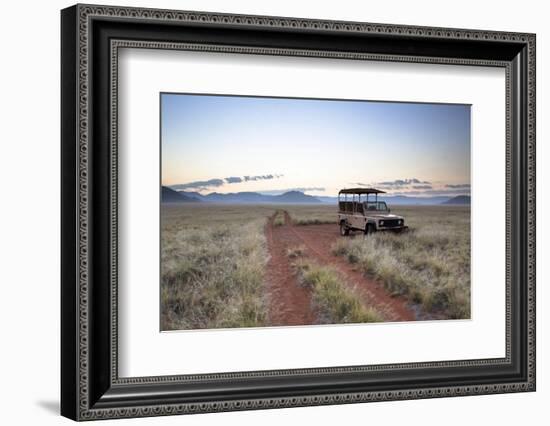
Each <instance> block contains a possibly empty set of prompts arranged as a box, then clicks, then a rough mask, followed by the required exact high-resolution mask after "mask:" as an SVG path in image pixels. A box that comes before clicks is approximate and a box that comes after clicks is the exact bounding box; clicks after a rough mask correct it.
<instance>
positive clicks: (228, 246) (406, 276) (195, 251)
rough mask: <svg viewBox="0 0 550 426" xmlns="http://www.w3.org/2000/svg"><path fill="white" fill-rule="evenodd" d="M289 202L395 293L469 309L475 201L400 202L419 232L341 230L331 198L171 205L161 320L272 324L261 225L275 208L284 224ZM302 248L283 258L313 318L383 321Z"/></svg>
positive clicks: (439, 311) (454, 311) (431, 306)
mask: <svg viewBox="0 0 550 426" xmlns="http://www.w3.org/2000/svg"><path fill="white" fill-rule="evenodd" d="M283 211H287V212H288V213H289V214H290V216H291V220H292V222H293V224H296V225H308V224H323V223H330V224H333V225H334V232H335V240H336V242H335V243H334V244H333V246H332V252H333V253H334V254H336V255H338V256H342V257H343V258H344V259H346V260H347V261H348V262H349V263H350V264H352V265H353V267H354V268H358V269H359V270H360V271H362V272H363V273H364V274H365V275H368V276H373V277H375V278H377V279H378V280H380V281H381V282H382V283H383V284H384V286H385V287H386V289H387V290H388V292H390V293H395V294H401V295H404V296H405V297H407V298H409V299H410V300H411V302H413V303H416V304H418V305H419V306H420V307H421V309H422V311H424V312H426V313H428V314H431V315H434V317H438V318H469V316H470V219H469V218H470V215H469V208H468V207H450V206H449V207H444V206H438V207H400V208H397V207H396V208H392V212H395V213H397V214H403V216H405V218H406V220H407V223H408V225H409V226H410V227H411V228H412V229H413V230H414V231H412V232H409V233H403V234H397V235H394V234H382V233H376V234H374V235H372V236H369V237H368V238H363V237H362V236H360V235H356V236H355V237H346V238H341V237H338V236H337V227H336V207H335V206H333V205H317V204H316V205H284V206H283V205H267V204H266V205H254V206H252V205H213V204H208V205H205V204H203V203H201V204H184V205H170V204H165V205H163V206H162V211H161V288H160V292H161V294H160V297H161V318H160V320H161V329H162V330H183V329H205V328H222V327H223V328H232V327H261V326H269V325H271V324H270V318H269V307H270V302H271V299H270V298H271V295H270V294H269V286H268V284H267V283H266V267H267V262H268V259H269V253H268V246H267V241H266V236H265V232H264V230H265V226H266V223H267V221H268V218H270V217H272V218H273V222H272V224H273V226H274V230H275V229H279V230H283V229H286V228H282V225H284V214H283ZM326 226H327V227H328V226H332V225H326ZM303 229H310V228H303ZM311 229H312V228H311ZM303 254H304V249H303V248H300V247H294V248H292V249H289V252H288V256H285V257H287V258H288V261H289V262H291V263H292V264H294V265H295V269H294V270H295V272H296V279H297V280H298V281H299V283H301V284H302V285H304V286H306V287H307V288H309V289H311V298H312V306H313V308H314V310H315V312H317V315H318V317H317V318H316V320H315V323H321V324H325V323H344V322H370V321H378V320H380V317H379V314H378V312H377V309H376V306H374V307H373V306H365V304H364V303H363V304H362V303H360V301H359V298H358V297H357V294H355V293H354V292H353V289H351V290H350V286H348V285H345V283H344V282H343V281H342V279H341V276H340V275H339V274H338V273H337V272H336V271H335V270H334V269H333V268H332V267H331V265H319V264H317V263H315V262H310V261H309V259H307V258H304V256H303Z"/></svg>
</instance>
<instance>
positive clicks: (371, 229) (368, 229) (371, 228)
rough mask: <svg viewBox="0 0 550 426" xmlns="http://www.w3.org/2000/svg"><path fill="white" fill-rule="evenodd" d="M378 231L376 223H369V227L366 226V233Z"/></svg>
mask: <svg viewBox="0 0 550 426" xmlns="http://www.w3.org/2000/svg"><path fill="white" fill-rule="evenodd" d="M375 232H376V229H375V228H374V225H373V224H372V223H367V227H366V228H365V235H370V234H374V233H375Z"/></svg>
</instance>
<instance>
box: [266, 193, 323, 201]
mask: <svg viewBox="0 0 550 426" xmlns="http://www.w3.org/2000/svg"><path fill="white" fill-rule="evenodd" d="M272 198H273V202H275V203H290V204H294V203H296V204H302V203H320V202H321V200H319V199H318V198H316V197H314V196H313V195H307V194H304V193H303V192H300V191H288V192H285V193H284V194H281V195H274V196H272Z"/></svg>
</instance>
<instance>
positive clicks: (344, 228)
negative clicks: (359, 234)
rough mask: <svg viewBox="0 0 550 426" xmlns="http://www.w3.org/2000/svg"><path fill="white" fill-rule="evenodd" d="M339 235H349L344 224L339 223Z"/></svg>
mask: <svg viewBox="0 0 550 426" xmlns="http://www.w3.org/2000/svg"><path fill="white" fill-rule="evenodd" d="M340 235H341V236H342V237H345V236H347V235H349V228H348V226H347V225H346V223H345V222H342V223H340Z"/></svg>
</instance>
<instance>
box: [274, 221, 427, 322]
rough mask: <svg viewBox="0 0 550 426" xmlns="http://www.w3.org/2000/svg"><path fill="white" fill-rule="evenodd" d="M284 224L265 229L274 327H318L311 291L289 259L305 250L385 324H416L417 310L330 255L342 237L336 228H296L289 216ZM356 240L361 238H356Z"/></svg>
mask: <svg viewBox="0 0 550 426" xmlns="http://www.w3.org/2000/svg"><path fill="white" fill-rule="evenodd" d="M284 215H285V223H284V225H282V226H274V216H273V217H271V218H270V219H269V220H268V222H267V225H266V229H265V230H266V237H267V243H268V250H269V254H270V259H269V262H268V265H267V282H268V285H269V291H270V295H271V306H270V318H271V322H272V324H273V325H304V324H314V323H315V317H316V315H315V312H314V311H313V309H312V304H311V294H310V291H309V290H307V289H305V288H303V287H301V286H300V285H299V283H298V281H297V278H296V276H295V273H294V271H293V268H292V265H291V261H290V259H289V257H288V249H289V248H294V247H297V246H302V247H304V248H305V252H306V256H307V257H308V259H310V260H312V261H314V262H316V263H319V264H320V265H327V266H331V267H333V268H334V269H335V270H336V271H337V272H338V273H339V274H340V275H341V276H342V278H343V279H344V281H345V282H346V283H347V284H348V285H350V286H352V287H353V288H354V289H355V291H356V292H357V294H358V295H359V297H360V298H361V300H362V302H363V303H364V304H365V305H366V306H373V307H375V308H376V309H377V310H378V311H380V312H381V313H382V315H383V316H384V319H385V320H386V321H414V320H415V319H417V318H416V315H415V310H414V309H412V308H411V307H410V306H409V304H408V301H407V300H406V299H405V298H403V297H393V296H391V295H390V294H389V293H388V292H387V291H386V290H385V289H384V287H383V285H382V284H381V283H379V282H377V281H376V280H373V279H370V278H368V277H365V276H364V275H363V274H362V273H361V272H360V271H357V270H356V269H354V268H353V266H352V265H350V264H349V263H348V262H346V261H345V260H344V259H342V258H340V257H338V256H335V255H333V254H332V253H331V249H330V248H331V246H332V244H333V243H334V242H335V241H336V240H337V239H339V238H350V237H341V236H340V234H339V232H338V227H337V226H336V224H328V225H307V226H294V225H293V224H292V221H291V218H290V216H289V214H288V212H286V211H285V212H284ZM356 238H362V236H359V235H358V236H357V237H356Z"/></svg>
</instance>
